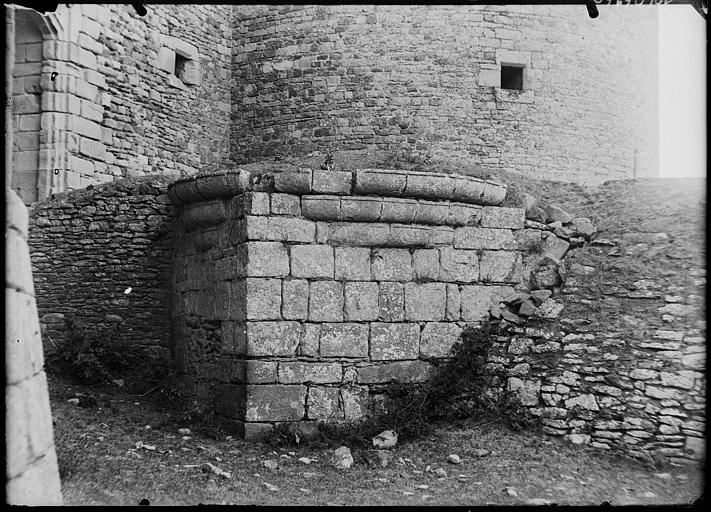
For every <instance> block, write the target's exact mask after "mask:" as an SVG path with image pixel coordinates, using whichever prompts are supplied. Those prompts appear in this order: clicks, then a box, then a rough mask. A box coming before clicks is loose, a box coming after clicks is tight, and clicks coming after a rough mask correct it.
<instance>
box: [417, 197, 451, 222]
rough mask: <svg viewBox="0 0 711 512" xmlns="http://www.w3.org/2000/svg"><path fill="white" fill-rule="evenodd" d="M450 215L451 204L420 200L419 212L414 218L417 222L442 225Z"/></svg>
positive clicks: (418, 204)
mask: <svg viewBox="0 0 711 512" xmlns="http://www.w3.org/2000/svg"><path fill="white" fill-rule="evenodd" d="M448 216H449V204H448V203H438V202H432V201H418V203H417V213H416V214H415V218H414V220H413V222H414V223H416V224H434V225H442V224H444V222H445V220H446V219H447V217H448Z"/></svg>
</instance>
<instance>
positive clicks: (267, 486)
mask: <svg viewBox="0 0 711 512" xmlns="http://www.w3.org/2000/svg"><path fill="white" fill-rule="evenodd" d="M264 487H266V488H267V490H268V491H272V492H276V491H278V490H279V488H278V487H277V486H276V485H272V484H270V483H267V482H264Z"/></svg>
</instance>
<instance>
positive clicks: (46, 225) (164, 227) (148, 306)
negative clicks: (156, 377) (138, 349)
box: [29, 176, 174, 357]
mask: <svg viewBox="0 0 711 512" xmlns="http://www.w3.org/2000/svg"><path fill="white" fill-rule="evenodd" d="M173 179H174V178H173ZM170 181H172V179H171V178H169V177H166V176H156V177H141V178H131V179H126V180H119V181H116V182H113V183H107V184H104V185H101V186H98V187H95V188H94V187H90V188H87V189H84V190H79V191H72V192H65V193H62V194H57V195H56V196H55V197H54V198H50V199H46V200H45V201H41V202H39V203H36V204H35V205H33V207H32V209H31V212H30V215H31V222H30V240H29V247H30V251H31V256H32V271H33V276H34V285H35V289H36V290H37V308H38V310H39V315H40V320H41V322H42V327H43V331H44V333H45V346H46V348H47V349H52V347H53V345H52V342H51V341H50V339H51V340H52V341H56V340H58V339H61V338H62V337H63V336H64V335H65V320H66V316H67V315H69V314H71V315H74V316H76V317H78V318H80V319H82V320H84V321H86V322H88V323H97V322H118V323H121V324H122V332H123V333H124V336H125V339H127V340H130V341H133V342H135V343H136V344H141V345H146V346H154V347H156V350H157V352H159V353H163V355H164V356H166V357H167V355H168V353H167V352H168V348H169V339H170V320H169V315H170V303H169V297H170V292H169V289H170V268H171V267H170V265H171V263H170V262H171V248H172V243H173V232H172V222H173V217H172V205H171V204H170V200H169V199H168V197H167V195H166V188H167V184H168V183H169V182H170ZM129 289H130V290H129Z"/></svg>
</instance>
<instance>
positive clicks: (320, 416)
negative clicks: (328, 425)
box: [307, 387, 342, 420]
mask: <svg viewBox="0 0 711 512" xmlns="http://www.w3.org/2000/svg"><path fill="white" fill-rule="evenodd" d="M338 398H339V390H338V388H328V387H309V395H308V400H307V404H308V414H307V416H308V419H310V420H327V419H334V418H338V417H341V416H342V413H341V411H339V408H338Z"/></svg>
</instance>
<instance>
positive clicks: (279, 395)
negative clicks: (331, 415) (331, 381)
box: [244, 384, 306, 421]
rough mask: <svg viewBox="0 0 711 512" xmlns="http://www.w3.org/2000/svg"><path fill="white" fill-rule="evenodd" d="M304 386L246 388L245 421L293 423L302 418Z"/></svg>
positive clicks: (275, 385) (268, 385) (273, 385)
mask: <svg viewBox="0 0 711 512" xmlns="http://www.w3.org/2000/svg"><path fill="white" fill-rule="evenodd" d="M305 404H306V386H299V385H291V386H284V385H279V384H265V385H259V386H253V385H248V386H246V404H245V414H244V418H245V420H246V421H295V420H301V419H303V418H304V413H305Z"/></svg>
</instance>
